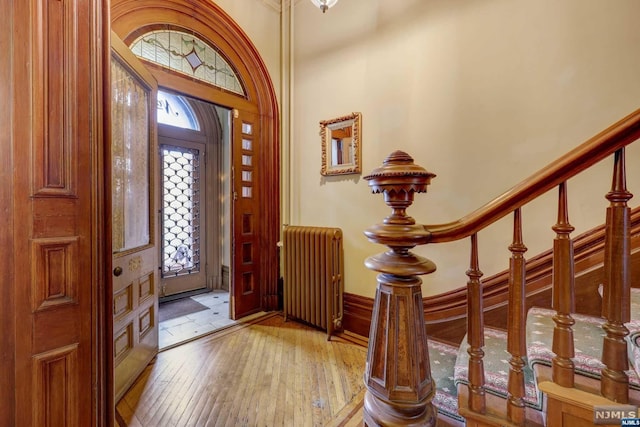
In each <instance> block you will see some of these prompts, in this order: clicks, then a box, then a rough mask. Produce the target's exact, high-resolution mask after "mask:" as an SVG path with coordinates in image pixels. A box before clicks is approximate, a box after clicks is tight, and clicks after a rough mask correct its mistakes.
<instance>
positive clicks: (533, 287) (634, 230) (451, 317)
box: [343, 207, 640, 344]
mask: <svg viewBox="0 0 640 427" xmlns="http://www.w3.org/2000/svg"><path fill="white" fill-rule="evenodd" d="M574 245H575V248H574V254H575V263H576V264H575V275H576V311H577V312H578V313H583V314H590V315H594V316H600V309H601V304H600V303H601V298H600V296H599V294H598V285H599V284H601V283H602V277H603V276H602V275H603V269H602V262H603V255H604V225H601V226H598V227H596V228H594V229H592V230H589V231H588V232H586V233H583V234H582V235H580V236H578V237H576V238H575V239H574ZM631 248H632V254H631V277H637V276H638V275H639V274H640V207H637V208H635V209H633V210H632V212H631ZM552 261H553V260H552V251H551V250H548V251H545V252H543V253H541V254H538V255H536V256H534V257H532V258H529V259H528V260H527V264H526V269H527V270H526V271H527V288H526V289H527V291H526V293H527V308H529V307H530V306H532V305H536V306H539V307H551V284H552V277H553V276H552V275H553V271H552ZM464 270H465V268H464V267H463V268H461V270H460V271H461V273H460V282H461V284H462V286H461V287H460V288H457V289H455V290H453V291H451V292H447V293H444V294H440V295H435V296H431V297H425V298H424V299H423V305H424V317H425V322H426V324H427V332H428V334H429V337H432V338H437V339H441V340H444V341H448V342H451V343H455V344H458V343H459V342H460V340H461V339H462V337H463V336H464V334H465V332H466V315H467V313H466V309H467V308H466V307H467V289H466V286H464V281H465V276H464ZM508 282H509V271H508V270H505V271H502V272H500V273H498V274H495V275H493V276H491V277H488V278H487V279H486V280H483V297H484V301H483V304H484V307H485V323H486V325H487V326H493V327H497V328H502V329H505V328H506V324H505V322H506V318H507V317H506V312H507V287H508ZM372 286H373V285H372ZM632 286H634V287H637V286H638V285H637V284H635V285H632ZM344 299H345V301H344V322H343V324H344V328H345V329H346V330H349V331H351V332H355V333H357V334H359V335H362V336H368V335H369V326H370V323H371V312H372V309H373V299H372V298H368V297H363V296H360V295H354V294H348V293H345V296H344Z"/></svg>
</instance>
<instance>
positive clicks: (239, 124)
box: [231, 110, 264, 319]
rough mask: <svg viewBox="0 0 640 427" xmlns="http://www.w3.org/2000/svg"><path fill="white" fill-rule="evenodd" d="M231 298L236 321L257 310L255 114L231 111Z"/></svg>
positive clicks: (258, 196)
mask: <svg viewBox="0 0 640 427" xmlns="http://www.w3.org/2000/svg"><path fill="white" fill-rule="evenodd" d="M232 138H233V148H232V157H233V162H232V163H233V209H232V221H233V227H232V228H233V237H232V240H233V244H232V245H233V249H232V263H233V264H232V267H231V274H232V275H233V295H232V316H233V318H234V319H238V318H240V317H242V316H245V315H247V314H250V313H253V312H256V311H259V310H260V309H261V302H262V301H261V297H262V296H261V292H260V289H261V286H260V283H259V282H258V281H259V278H260V271H259V269H260V256H261V251H260V240H259V237H260V231H261V230H260V224H261V221H260V217H259V216H260V200H261V197H264V194H263V192H261V191H259V190H260V188H261V186H260V185H259V184H260V183H258V182H257V177H258V176H259V167H260V158H259V157H258V153H259V150H258V144H259V143H260V127H259V122H258V116H257V115H256V114H252V113H248V112H244V111H238V110H234V119H233V135H232Z"/></svg>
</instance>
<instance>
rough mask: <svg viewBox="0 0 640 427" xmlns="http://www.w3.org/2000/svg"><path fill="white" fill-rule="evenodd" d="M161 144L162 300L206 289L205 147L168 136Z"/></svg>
mask: <svg viewBox="0 0 640 427" xmlns="http://www.w3.org/2000/svg"><path fill="white" fill-rule="evenodd" d="M183 133H187V132H186V131H184V132H183ZM159 144H160V164H161V168H162V171H161V175H162V178H161V180H162V183H161V194H162V215H161V222H162V227H161V230H162V237H161V246H162V250H161V255H160V259H161V272H162V273H161V274H162V279H161V280H162V283H161V296H162V297H167V296H170V295H175V294H178V293H181V292H188V291H192V290H197V289H203V288H206V287H207V271H206V268H207V263H206V260H207V253H206V244H205V243H206V233H207V232H208V231H207V230H208V229H207V228H206V218H207V213H206V207H207V203H206V194H207V192H206V190H205V183H206V182H207V176H206V167H205V160H204V158H205V148H206V145H205V144H204V142H201V143H199V142H197V141H188V140H186V139H175V138H170V137H167V136H160V137H159Z"/></svg>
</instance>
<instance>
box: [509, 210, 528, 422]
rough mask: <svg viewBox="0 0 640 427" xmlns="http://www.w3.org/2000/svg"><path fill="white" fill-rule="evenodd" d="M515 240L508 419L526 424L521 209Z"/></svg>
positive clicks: (516, 215) (517, 213) (516, 216)
mask: <svg viewBox="0 0 640 427" xmlns="http://www.w3.org/2000/svg"><path fill="white" fill-rule="evenodd" d="M513 222H514V224H513V243H512V244H511V245H510V246H509V250H510V251H511V259H510V260H509V269H510V274H509V308H508V314H507V320H508V326H507V351H509V353H510V354H511V359H510V360H509V365H510V367H509V383H508V389H507V392H508V399H507V418H508V419H509V421H511V422H512V423H514V424H517V425H524V422H525V407H524V396H525V389H524V372H523V368H524V365H525V362H524V356H525V352H526V338H525V260H524V253H525V252H526V251H527V247H526V246H525V245H524V243H523V242H522V219H521V213H520V208H518V209H516V210H515V211H514V221H513Z"/></svg>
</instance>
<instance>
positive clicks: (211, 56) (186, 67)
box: [130, 30, 244, 96]
mask: <svg viewBox="0 0 640 427" xmlns="http://www.w3.org/2000/svg"><path fill="white" fill-rule="evenodd" d="M130 49H131V51H132V52H133V53H134V54H135V55H137V56H139V57H140V58H143V59H145V60H147V61H151V62H155V63H156V64H159V65H162V66H163V67H167V68H169V69H171V70H173V71H177V72H179V73H182V74H186V75H188V76H191V77H195V78H196V79H198V80H201V81H204V82H207V83H210V84H212V85H214V86H218V87H221V88H223V89H226V90H228V91H231V92H233V93H237V94H239V95H243V96H244V89H243V88H242V85H241V84H240V80H239V79H238V76H237V75H236V73H235V72H234V70H233V68H232V67H231V66H230V65H229V63H228V62H227V61H226V60H225V59H224V58H223V57H222V56H221V55H220V54H219V53H218V52H217V51H216V49H214V48H213V47H212V46H210V45H208V44H207V43H205V42H204V41H203V40H201V39H199V38H198V37H195V36H194V35H192V34H187V33H184V32H181V31H176V30H157V31H150V32H148V33H146V34H143V35H142V36H140V37H138V38H137V39H136V40H135V41H134V42H133V43H132V44H131V47H130Z"/></svg>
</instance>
